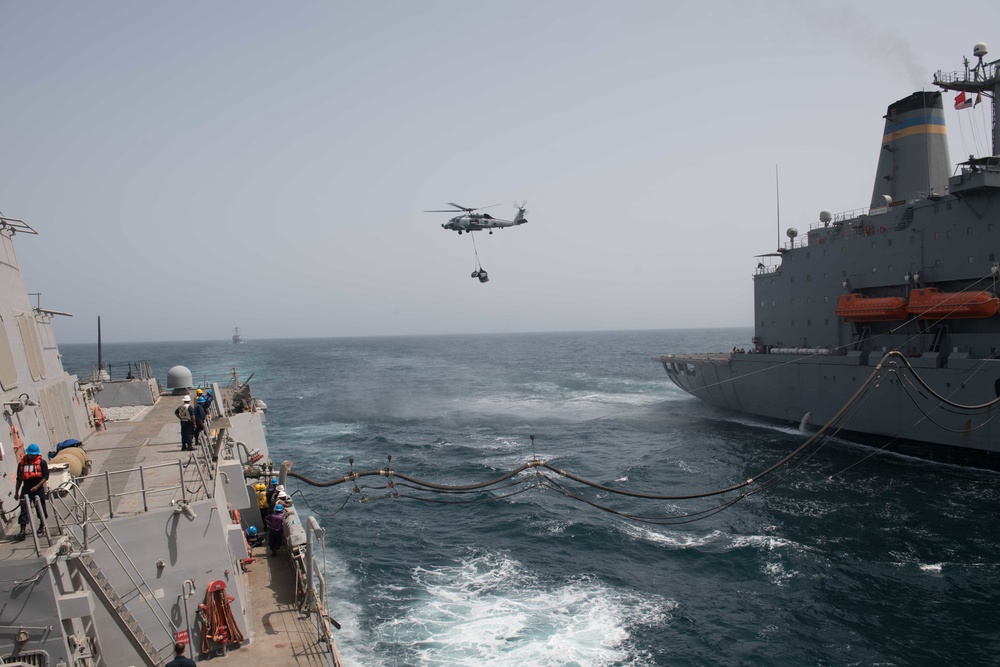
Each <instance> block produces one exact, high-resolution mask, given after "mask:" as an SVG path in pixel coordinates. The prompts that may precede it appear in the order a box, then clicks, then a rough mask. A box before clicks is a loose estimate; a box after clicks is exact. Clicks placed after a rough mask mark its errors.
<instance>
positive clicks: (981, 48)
mask: <svg viewBox="0 0 1000 667" xmlns="http://www.w3.org/2000/svg"><path fill="white" fill-rule="evenodd" d="M987 53H989V50H988V49H987V48H986V42H979V43H978V44H976V45H975V46H973V47H972V55H974V56H975V57H977V58H982V57H984V56H985V55H986V54H987Z"/></svg>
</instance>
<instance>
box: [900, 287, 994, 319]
mask: <svg viewBox="0 0 1000 667" xmlns="http://www.w3.org/2000/svg"><path fill="white" fill-rule="evenodd" d="M998 310H1000V299H998V298H997V297H995V296H994V295H993V294H991V293H990V292H942V291H941V290H939V289H938V288H936V287H924V288H921V289H915V290H913V292H912V293H911V294H910V303H909V305H908V306H907V307H906V311H907V312H908V313H910V314H911V315H916V316H917V318H918V319H921V320H936V319H971V318H979V317H992V316H994V315H996V314H997V311H998Z"/></svg>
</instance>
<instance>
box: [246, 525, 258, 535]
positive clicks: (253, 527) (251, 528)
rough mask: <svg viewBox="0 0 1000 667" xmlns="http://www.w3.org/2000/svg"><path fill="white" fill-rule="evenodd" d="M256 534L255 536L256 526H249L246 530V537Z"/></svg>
mask: <svg viewBox="0 0 1000 667" xmlns="http://www.w3.org/2000/svg"><path fill="white" fill-rule="evenodd" d="M256 534H257V526H250V527H249V528H247V535H249V536H250V537H253V536H254V535H256Z"/></svg>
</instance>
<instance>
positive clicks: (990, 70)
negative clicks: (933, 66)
mask: <svg viewBox="0 0 1000 667" xmlns="http://www.w3.org/2000/svg"><path fill="white" fill-rule="evenodd" d="M997 77H1000V61H995V62H992V63H983V68H982V70H980V69H979V68H978V67H975V68H972V69H966V70H964V71H961V72H942V71H941V70H938V71H937V72H935V73H934V84H935V85H937V84H940V83H965V82H984V81H991V80H993V79H996V78H997Z"/></svg>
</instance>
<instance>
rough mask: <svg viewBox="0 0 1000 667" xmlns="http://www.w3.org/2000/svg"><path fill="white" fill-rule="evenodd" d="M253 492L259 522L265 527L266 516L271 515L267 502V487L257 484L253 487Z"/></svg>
mask: <svg viewBox="0 0 1000 667" xmlns="http://www.w3.org/2000/svg"><path fill="white" fill-rule="evenodd" d="M254 491H255V492H256V494H257V507H258V509H260V520H261V522H263V523H265V525H266V522H267V515H268V514H270V513H271V505H270V503H268V502H267V486H265V485H264V484H263V483H260V484H257V485H256V486H255V487H254Z"/></svg>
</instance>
